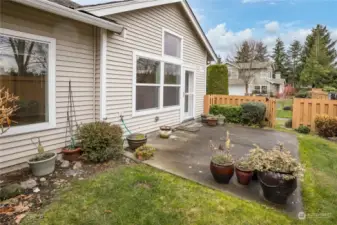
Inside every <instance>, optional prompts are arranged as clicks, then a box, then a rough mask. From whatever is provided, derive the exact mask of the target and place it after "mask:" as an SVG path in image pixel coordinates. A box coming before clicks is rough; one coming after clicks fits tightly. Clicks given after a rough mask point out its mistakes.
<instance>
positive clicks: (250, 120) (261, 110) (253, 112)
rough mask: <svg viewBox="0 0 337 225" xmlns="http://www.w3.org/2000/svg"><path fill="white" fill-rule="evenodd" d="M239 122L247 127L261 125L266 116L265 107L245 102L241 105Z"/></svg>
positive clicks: (258, 103)
mask: <svg viewBox="0 0 337 225" xmlns="http://www.w3.org/2000/svg"><path fill="white" fill-rule="evenodd" d="M241 108H242V114H241V121H242V122H243V123H244V124H248V125H262V122H263V121H264V117H265V114H266V105H265V104H263V103H262V102H247V103H243V104H241Z"/></svg>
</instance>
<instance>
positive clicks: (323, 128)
mask: <svg viewBox="0 0 337 225" xmlns="http://www.w3.org/2000/svg"><path fill="white" fill-rule="evenodd" d="M315 126H316V130H317V133H318V135H319V136H322V137H335V136H337V117H331V116H328V115H319V116H317V117H316V119H315Z"/></svg>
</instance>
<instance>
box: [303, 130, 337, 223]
mask: <svg viewBox="0 0 337 225" xmlns="http://www.w3.org/2000/svg"><path fill="white" fill-rule="evenodd" d="M298 139H299V144H300V158H301V161H302V162H303V164H305V167H306V173H305V177H304V184H303V185H302V193H303V201H304V206H305V212H306V213H307V214H308V215H309V216H312V217H317V218H311V219H310V218H309V219H308V220H307V221H306V222H308V223H310V224H337V144H335V143H332V142H330V141H327V140H325V139H322V138H320V137H317V136H312V135H299V136H298ZM324 217H326V218H324Z"/></svg>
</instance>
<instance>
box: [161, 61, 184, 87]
mask: <svg viewBox="0 0 337 225" xmlns="http://www.w3.org/2000/svg"><path fill="white" fill-rule="evenodd" d="M180 74H181V67H180V66H179V65H175V64H171V63H165V66H164V77H165V80H164V83H165V84H180Z"/></svg>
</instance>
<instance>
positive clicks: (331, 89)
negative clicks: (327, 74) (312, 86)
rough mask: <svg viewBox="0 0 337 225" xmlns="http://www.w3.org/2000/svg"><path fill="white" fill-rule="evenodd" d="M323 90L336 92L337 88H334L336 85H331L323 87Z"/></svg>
mask: <svg viewBox="0 0 337 225" xmlns="http://www.w3.org/2000/svg"><path fill="white" fill-rule="evenodd" d="M323 91H325V92H336V91H337V89H336V88H334V87H331V86H325V87H324V88H323Z"/></svg>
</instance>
